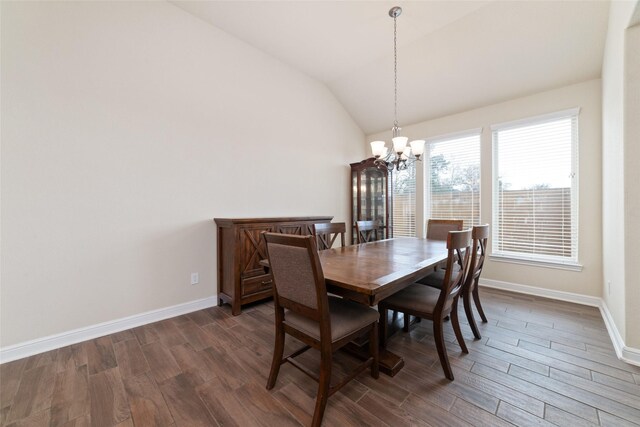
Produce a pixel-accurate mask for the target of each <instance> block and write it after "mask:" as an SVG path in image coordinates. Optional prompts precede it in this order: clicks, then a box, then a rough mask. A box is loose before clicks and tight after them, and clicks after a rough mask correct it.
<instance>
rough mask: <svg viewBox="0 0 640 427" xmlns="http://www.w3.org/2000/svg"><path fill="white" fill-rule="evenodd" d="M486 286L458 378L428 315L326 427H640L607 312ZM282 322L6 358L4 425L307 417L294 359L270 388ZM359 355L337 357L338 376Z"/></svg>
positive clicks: (304, 388)
mask: <svg viewBox="0 0 640 427" xmlns="http://www.w3.org/2000/svg"><path fill="white" fill-rule="evenodd" d="M481 294H482V299H483V302H484V306H485V311H486V312H487V315H488V317H489V323H488V324H481V332H482V335H483V339H482V340H480V341H474V340H473V339H472V338H473V335H472V334H471V332H470V330H469V328H468V326H466V325H463V332H464V334H465V337H466V338H467V343H468V345H469V354H468V355H463V354H462V353H461V352H460V349H459V347H458V346H457V345H456V344H455V338H454V336H453V332H452V331H451V327H450V325H446V328H447V333H448V335H447V346H448V349H449V355H450V358H451V361H452V364H453V365H454V374H455V377H456V379H455V381H453V382H450V381H448V380H446V379H445V378H444V375H443V372H442V369H441V367H440V364H439V362H438V357H437V353H436V350H435V347H434V344H433V338H432V332H431V327H432V324H431V322H429V321H424V320H423V321H422V322H421V323H419V324H417V325H415V326H414V327H413V329H412V331H411V332H410V333H409V334H405V333H402V332H398V333H397V334H396V335H395V336H393V337H392V338H391V339H390V340H389V347H390V349H391V350H392V351H394V352H396V353H399V354H402V355H403V356H404V357H405V359H406V366H405V368H404V369H403V370H402V371H401V372H400V373H399V374H398V375H397V376H395V377H394V378H390V377H388V376H385V375H381V376H380V379H379V380H377V381H376V380H373V379H372V378H371V377H370V376H369V375H368V373H365V374H363V375H361V376H359V377H358V378H357V379H356V380H354V381H352V382H351V383H350V384H349V385H348V386H346V387H345V388H344V389H343V390H342V391H341V392H339V393H337V394H336V395H334V396H332V397H331V398H330V399H329V404H328V407H327V411H326V414H325V418H324V425H328V426H352V425H353V426H364V425H372V426H384V425H389V426H409V425H418V426H422V425H424V426H427V425H431V426H462V425H465V426H468V425H474V426H480V425H485V426H506V425H512V424H514V425H522V426H529V425H535V426H544V425H553V424H555V425H559V426H594V425H602V426H627V425H640V385H639V384H640V368H638V367H633V366H631V365H628V364H625V363H623V362H620V361H619V360H618V359H617V358H616V356H615V353H614V351H613V348H612V345H611V342H610V339H609V337H608V335H607V331H606V329H605V326H604V324H603V321H602V319H601V317H600V314H599V312H598V310H597V309H595V308H591V307H583V306H579V305H575V304H569V303H563V302H557V301H551V300H545V299H542V298H534V297H527V296H521V295H516V294H509V293H506V292H499V291H493V290H486V289H482V290H481ZM460 317H461V319H464V315H463V314H462V313H461V316H460ZM272 324H273V306H272V305H271V303H266V304H260V305H256V306H254V307H250V308H249V309H247V310H245V311H243V313H242V315H240V316H237V317H232V316H231V315H230V310H229V307H228V306H223V307H215V308H211V309H207V310H201V311H198V312H194V313H191V314H188V315H184V316H180V317H176V318H173V319H169V320H165V321H162V322H158V323H154V324H150V325H146V326H143V327H139V328H135V329H132V330H128V331H124V332H120V333H117V334H113V335H110V336H106V337H102V338H98V339H95V340H91V341H87V342H84V343H80V344H76V345H72V346H70V347H65V348H61V349H58V350H54V351H50V352H47V353H43V354H40V355H36V356H32V357H29V358H26V359H22V360H18V361H14V362H10V363H5V364H3V365H1V367H0V368H1V371H0V374H1V377H0V381H1V395H0V404H1V407H0V410H1V412H0V424H2V425H3V426H40V425H55V426H61V425H64V426H84V425H87V426H88V425H91V426H116V425H117V426H133V425H135V426H152V425H157V426H171V425H176V426H199V425H203V426H216V425H221V426H222V425H224V426H233V425H237V426H277V427H285V426H298V425H308V424H309V423H310V420H311V414H312V411H313V404H314V400H315V394H316V388H315V387H316V386H315V383H314V382H313V381H311V380H309V379H308V378H307V377H306V376H305V375H304V374H302V373H301V372H299V371H298V370H297V369H295V368H294V367H292V366H291V365H284V366H283V367H282V369H281V371H280V377H279V378H278V383H277V386H276V388H275V389H274V390H272V391H267V390H266V389H265V384H266V380H267V375H268V372H269V366H270V361H271V347H272V337H273V331H272V328H273V326H272ZM292 344H295V343H292ZM291 347H295V345H291ZM305 357H306V362H307V363H310V364H313V363H314V362H315V361H316V360H317V359H316V357H317V355H314V354H310V355H309V356H305ZM351 363H353V361H352V360H351V359H350V358H349V356H346V355H339V356H338V360H337V362H336V366H337V367H338V369H337V371H338V372H337V374H339V373H340V371H341V370H342V369H344V368H348V366H349V365H350V364H351Z"/></svg>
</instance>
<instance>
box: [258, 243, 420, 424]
mask: <svg viewBox="0 0 640 427" xmlns="http://www.w3.org/2000/svg"><path fill="white" fill-rule="evenodd" d="M262 235H263V236H264V237H263V238H264V240H265V242H266V247H267V255H268V259H269V266H270V268H271V274H272V277H273V283H274V286H273V290H274V292H273V301H274V306H275V345H274V351H273V360H272V362H271V371H270V373H269V379H268V381H267V389H268V390H271V389H272V388H273V387H274V385H275V383H276V380H277V378H278V373H279V371H280V366H281V365H282V364H284V363H286V362H288V363H290V364H292V365H293V366H295V367H296V368H298V369H300V370H301V371H302V372H303V373H305V374H306V375H308V376H310V377H311V378H313V379H314V380H316V381H317V382H318V395H317V397H316V404H315V410H314V412H313V420H312V425H313V426H320V424H321V423H322V417H323V415H324V410H325V407H326V406H327V399H328V398H329V396H331V395H333V394H334V393H335V392H336V391H338V390H339V389H340V388H341V387H342V386H344V385H345V384H347V383H348V382H349V381H350V380H351V379H353V378H355V377H356V376H357V375H358V374H360V373H361V372H362V371H364V370H365V369H366V368H367V367H370V368H371V376H372V377H373V378H378V317H379V315H378V312H377V311H375V310H374V309H372V308H370V307H367V306H365V305H362V304H358V303H355V302H353V301H349V300H346V299H342V298H339V297H335V296H329V295H327V289H326V285H325V281H324V274H323V272H322V265H321V264H320V259H319V257H318V249H317V246H316V243H315V239H314V238H313V236H295V235H288V234H276V233H267V232H263V233H262ZM425 288H426V286H425ZM429 289H431V288H429ZM285 309H286V310H285ZM366 332H368V333H369V352H370V357H369V358H368V359H367V360H366V361H364V362H363V363H361V364H359V365H358V366H357V367H356V368H355V369H354V370H353V371H352V372H351V373H350V374H348V375H347V376H346V377H345V378H343V379H342V380H341V381H340V382H338V383H337V384H335V385H331V367H332V358H333V353H334V352H335V351H337V350H338V349H340V348H341V347H344V346H345V345H346V344H348V343H349V342H351V341H352V340H354V339H356V338H359V337H360V336H361V335H363V334H364V333H366ZM285 334H289V335H291V336H292V337H294V338H296V339H298V340H300V341H302V342H303V343H304V344H305V345H304V346H303V347H301V348H299V349H298V350H296V351H294V352H292V353H291V354H289V355H288V356H286V357H283V353H284V341H285ZM310 348H314V349H316V350H319V351H320V373H319V375H315V374H314V373H313V372H312V371H311V370H309V369H307V368H306V367H305V366H303V365H302V364H300V363H299V362H298V361H296V360H295V359H294V358H295V357H296V356H298V355H300V354H302V353H304V352H305V351H307V350H308V349H310Z"/></svg>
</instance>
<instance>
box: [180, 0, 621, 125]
mask: <svg viewBox="0 0 640 427" xmlns="http://www.w3.org/2000/svg"><path fill="white" fill-rule="evenodd" d="M172 3H173V4H175V5H176V6H178V7H180V8H182V9H184V10H186V11H187V12H189V13H191V14H193V15H195V16H197V17H199V18H201V19H203V20H205V21H207V22H209V23H211V24H212V25H214V26H216V27H218V28H220V29H222V30H224V31H226V32H227V33H229V34H231V35H233V36H235V37H237V38H239V39H241V40H243V41H245V42H247V43H248V44H250V45H252V46H254V47H256V48H258V49H260V50H262V51H264V52H266V53H267V54H269V55H271V56H273V57H275V58H277V59H279V60H281V61H283V62H285V63H287V64H289V65H291V66H293V67H295V68H297V69H299V70H301V71H302V72H304V73H306V74H308V75H309V76H311V77H314V78H316V79H318V80H320V81H323V82H324V83H326V84H327V85H328V87H329V88H330V89H331V91H332V92H333V93H334V94H335V96H336V97H337V98H338V99H339V100H340V102H341V103H342V104H343V105H344V106H345V108H346V109H347V110H348V111H349V113H350V114H351V115H352V117H353V118H354V119H355V121H356V122H357V123H358V124H359V125H360V127H361V128H362V129H363V130H364V131H365V132H366V133H368V134H369V133H374V132H378V131H381V130H385V129H387V128H390V127H391V126H392V124H393V19H391V18H390V17H389V16H388V14H387V12H388V10H389V9H390V8H391V7H392V6H394V5H400V6H402V8H403V13H402V15H401V16H400V17H399V18H398V46H399V48H398V91H399V94H398V96H399V100H398V102H399V111H398V115H399V117H398V119H399V122H400V125H402V124H410V123H415V122H418V121H422V120H427V119H431V118H435V117H441V116H444V115H448V114H452V113H456V112H460V111H466V110H469V109H472V108H477V107H480V106H483V105H488V104H492V103H495V102H500V101H503V100H507V99H512V98H515V97H519V96H525V95H528V94H531V93H535V92H539V91H543V90H548V89H552V88H555V87H559V86H563V85H567V84H571V83H577V82H581V81H585V80H588V79H592V78H598V77H600V74H601V67H602V57H603V51H604V42H605V37H606V26H607V21H608V11H609V2H607V1H519V2H515V1H491V2H488V1H467V2H465V1H424V2H384V1H335V2H334V1H299V2H296V1H267V2H254V1H212V2H206V1H205V2H200V1H195V2H193V1H187V2H183V1H175V2H172Z"/></svg>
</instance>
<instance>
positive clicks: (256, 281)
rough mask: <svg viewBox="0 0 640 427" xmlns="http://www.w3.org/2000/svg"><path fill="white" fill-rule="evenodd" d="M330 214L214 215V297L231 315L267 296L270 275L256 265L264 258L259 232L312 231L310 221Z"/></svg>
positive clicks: (265, 253)
mask: <svg viewBox="0 0 640 427" xmlns="http://www.w3.org/2000/svg"><path fill="white" fill-rule="evenodd" d="M332 219H333V217H332V216H313V217H291V218H215V219H214V221H215V222H216V225H217V230H218V299H219V301H220V303H223V302H225V303H228V304H231V312H232V313H233V315H234V316H235V315H238V314H240V311H241V307H242V305H244V304H248V303H250V302H254V301H259V300H262V299H265V298H269V297H270V296H271V275H270V274H269V273H268V272H267V271H266V270H265V268H264V267H263V266H261V265H260V260H263V259H265V258H267V251H266V248H265V245H264V241H263V240H262V239H261V235H260V234H261V233H262V232H263V231H269V232H272V233H284V234H298V235H309V234H312V231H313V228H312V226H313V224H315V223H319V222H331V220H332Z"/></svg>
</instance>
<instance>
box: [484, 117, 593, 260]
mask: <svg viewBox="0 0 640 427" xmlns="http://www.w3.org/2000/svg"><path fill="white" fill-rule="evenodd" d="M567 118H569V119H572V123H573V128H572V129H571V170H572V172H571V173H572V175H573V177H572V180H571V188H570V191H571V196H570V200H571V210H572V212H571V213H570V215H571V218H574V219H575V221H574V222H575V223H573V222H572V224H571V226H572V232H571V235H572V238H575V242H573V241H572V247H574V248H575V254H574V255H573V256H572V257H571V258H569V257H561V256H553V255H539V254H527V253H521V254H518V253H517V252H508V251H507V252H501V251H496V247H497V246H498V245H497V242H498V241H499V228H498V222H499V218H500V212H499V197H498V196H499V184H498V180H499V170H498V156H499V153H498V139H497V138H498V132H500V131H504V130H509V129H514V128H520V127H526V126H532V125H537V124H543V123H545V122H553V121H556V120H562V119H567ZM579 119H580V108H579V107H576V108H571V109H567V110H561V111H556V112H553V113H549V114H542V115H537V116H533V117H527V118H523V119H519V120H513V121H509V122H504V123H499V124H494V125H492V126H491V161H492V177H491V186H492V191H491V197H492V207H491V245H490V246H491V251H490V253H489V259H491V260H493V261H500V262H509V263H514V264H524V265H533V266H540V267H548V268H556V269H562V270H572V271H581V270H582V268H583V266H582V264H580V262H579V255H580V251H579V245H580V221H579V203H578V202H579V199H578V195H579V185H580V179H579V178H580V174H579V146H580V138H579V129H580V120H579ZM574 227H575V228H574Z"/></svg>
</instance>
